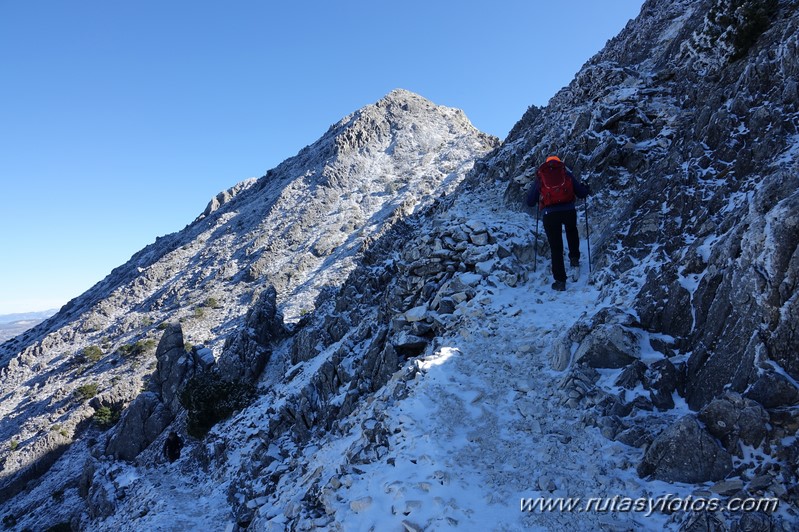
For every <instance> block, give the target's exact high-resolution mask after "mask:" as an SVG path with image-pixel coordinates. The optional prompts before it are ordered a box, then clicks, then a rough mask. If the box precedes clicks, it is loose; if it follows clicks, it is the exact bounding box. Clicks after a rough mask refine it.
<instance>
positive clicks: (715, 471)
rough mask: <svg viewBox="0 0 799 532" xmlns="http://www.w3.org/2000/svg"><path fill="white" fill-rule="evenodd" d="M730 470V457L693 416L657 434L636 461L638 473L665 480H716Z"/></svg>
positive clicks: (695, 481)
mask: <svg viewBox="0 0 799 532" xmlns="http://www.w3.org/2000/svg"><path fill="white" fill-rule="evenodd" d="M731 470H732V457H731V456H730V454H729V453H728V452H727V451H725V450H724V449H723V448H722V447H721V446H720V445H719V444H718V442H716V440H714V439H713V438H712V437H711V436H710V434H708V432H707V431H706V430H705V429H704V428H703V427H702V426H701V425H700V424H699V422H698V421H697V420H696V418H695V417H693V416H686V417H684V418H682V419H681V420H680V421H678V422H677V423H675V424H674V425H672V426H671V427H669V428H668V429H667V430H665V431H664V432H663V433H661V434H660V435H658V437H657V438H655V440H654V441H653V442H652V444H651V445H650V446H649V448H648V449H647V451H646V454H645V455H644V458H643V460H642V461H641V463H640V464H639V465H638V474H639V475H640V476H641V477H651V478H654V479H657V480H663V481H666V482H689V483H700V482H707V481H709V480H720V479H722V478H724V477H725V476H726V475H727V473H729V472H730V471H731Z"/></svg>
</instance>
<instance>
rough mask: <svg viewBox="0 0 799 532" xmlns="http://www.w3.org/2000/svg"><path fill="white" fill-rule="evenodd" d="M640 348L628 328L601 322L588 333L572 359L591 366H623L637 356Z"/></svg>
mask: <svg viewBox="0 0 799 532" xmlns="http://www.w3.org/2000/svg"><path fill="white" fill-rule="evenodd" d="M640 350H641V346H640V344H639V342H638V339H637V338H636V336H635V334H633V333H632V332H631V331H630V330H629V329H628V328H626V327H624V326H622V325H618V324H613V323H611V324H603V325H600V326H599V327H597V328H595V329H594V330H592V331H591V332H590V333H588V336H586V337H585V339H584V340H583V342H582V343H581V344H580V347H578V348H577V351H576V352H575V353H574V360H575V362H576V363H578V364H585V365H587V366H590V367H593V368H623V367H624V366H626V365H627V364H631V363H633V362H634V361H635V360H636V359H637V358H639V356H640Z"/></svg>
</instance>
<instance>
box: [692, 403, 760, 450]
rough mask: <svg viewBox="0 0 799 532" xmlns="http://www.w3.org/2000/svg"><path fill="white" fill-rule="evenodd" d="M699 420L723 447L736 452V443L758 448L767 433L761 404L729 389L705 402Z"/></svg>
mask: <svg viewBox="0 0 799 532" xmlns="http://www.w3.org/2000/svg"><path fill="white" fill-rule="evenodd" d="M699 419H700V420H701V421H702V422H703V423H704V424H705V426H706V427H707V430H708V432H710V434H712V435H713V436H714V437H716V438H718V439H719V440H720V441H721V442H722V444H723V445H724V448H725V449H727V450H728V451H729V452H731V453H733V454H738V453H739V452H740V451H739V448H738V447H739V442H741V443H743V444H744V445H751V446H752V447H759V446H760V444H761V443H762V442H763V439H764V438H765V437H766V435H767V434H768V422H769V416H768V413H767V412H766V411H765V410H764V409H763V407H762V406H760V404H758V403H757V402H755V401H752V400H751V399H744V398H743V397H741V396H740V395H738V394H736V393H732V392H728V393H726V394H724V395H723V396H722V397H720V398H718V399H714V400H713V401H711V402H710V403H709V404H707V405H706V406H705V407H704V408H703V409H702V410H701V411H700V412H699Z"/></svg>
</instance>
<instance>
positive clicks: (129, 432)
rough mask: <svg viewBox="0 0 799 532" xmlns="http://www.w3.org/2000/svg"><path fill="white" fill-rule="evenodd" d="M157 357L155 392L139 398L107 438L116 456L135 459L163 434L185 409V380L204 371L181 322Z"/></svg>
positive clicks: (167, 334) (169, 333) (171, 330)
mask: <svg viewBox="0 0 799 532" xmlns="http://www.w3.org/2000/svg"><path fill="white" fill-rule="evenodd" d="M155 357H156V360H157V361H158V363H157V369H156V371H155V373H154V374H153V377H152V389H153V391H147V392H143V393H141V394H139V395H138V396H137V397H136V399H135V400H134V401H133V402H132V403H131V405H130V407H128V409H127V410H126V411H125V414H124V415H123V416H122V419H121V420H120V422H119V424H118V425H117V426H116V427H114V430H113V432H112V434H111V436H110V438H109V440H108V445H107V447H106V450H105V452H106V454H108V455H110V456H113V457H115V458H117V459H121V460H128V461H131V460H133V459H134V458H136V457H137V456H138V455H139V453H141V452H142V451H143V450H144V449H146V448H147V447H148V446H149V445H150V444H151V443H152V442H154V441H155V440H156V438H158V436H160V435H161V433H162V432H163V430H164V429H165V428H166V427H168V426H169V424H170V423H172V421H173V420H174V419H175V417H176V416H178V414H180V412H181V411H182V407H181V405H180V392H181V390H182V389H183V387H184V386H185V384H186V382H187V381H188V380H189V379H190V378H191V377H193V376H194V375H195V373H196V372H198V371H202V367H201V366H200V364H199V362H198V360H197V358H196V357H195V356H194V355H193V354H192V353H189V352H186V346H185V344H184V343H183V329H182V328H181V326H180V325H171V326H169V327H167V329H166V330H165V331H164V335H163V336H162V338H161V341H160V342H159V344H158V348H157V349H156V352H155Z"/></svg>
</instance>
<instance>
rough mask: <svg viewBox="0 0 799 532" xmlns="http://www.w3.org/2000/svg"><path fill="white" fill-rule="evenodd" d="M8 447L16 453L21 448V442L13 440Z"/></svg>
mask: <svg viewBox="0 0 799 532" xmlns="http://www.w3.org/2000/svg"><path fill="white" fill-rule="evenodd" d="M8 446H9V447H11V450H12V451H16V450H17V448H18V447H19V441H18V440H11V443H9V444H8Z"/></svg>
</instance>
